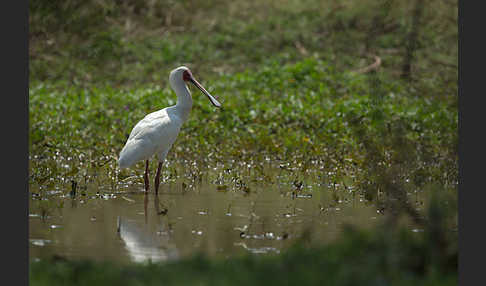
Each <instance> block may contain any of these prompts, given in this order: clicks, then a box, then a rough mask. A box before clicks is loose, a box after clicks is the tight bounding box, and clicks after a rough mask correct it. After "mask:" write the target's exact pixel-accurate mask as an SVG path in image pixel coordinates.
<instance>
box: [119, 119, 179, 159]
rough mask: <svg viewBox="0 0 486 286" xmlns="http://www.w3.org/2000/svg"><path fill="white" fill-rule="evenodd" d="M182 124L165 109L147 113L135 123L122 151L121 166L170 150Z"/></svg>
mask: <svg viewBox="0 0 486 286" xmlns="http://www.w3.org/2000/svg"><path fill="white" fill-rule="evenodd" d="M181 125H182V121H180V119H179V118H178V117H175V116H169V115H168V113H167V112H166V111H164V110H161V111H160V112H154V113H151V114H149V115H147V116H146V117H145V118H144V119H142V120H141V121H139V122H138V123H137V124H136V125H135V127H134V128H133V130H132V132H131V133H130V136H129V138H128V140H127V143H126V144H125V147H123V149H122V151H121V152H120V158H119V164H120V167H122V168H124V167H129V166H131V165H132V164H134V163H136V162H138V161H140V160H145V159H148V158H150V157H151V156H152V155H154V154H155V153H160V152H164V151H165V152H166V151H168V148H170V147H171V146H172V144H173V143H174V141H175V139H176V138H177V134H178V133H179V131H180V127H181Z"/></svg>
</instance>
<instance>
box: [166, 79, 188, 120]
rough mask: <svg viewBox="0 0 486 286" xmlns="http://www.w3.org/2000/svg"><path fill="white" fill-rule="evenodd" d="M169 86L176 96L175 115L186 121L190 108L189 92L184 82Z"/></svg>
mask: <svg viewBox="0 0 486 286" xmlns="http://www.w3.org/2000/svg"><path fill="white" fill-rule="evenodd" d="M171 85H172V89H174V91H175V93H176V95H177V104H176V105H175V108H176V110H177V113H178V114H179V116H180V117H181V118H182V120H184V121H186V120H187V119H188V117H189V113H190V112H191V108H192V97H191V92H190V91H189V88H188V87H187V85H186V84H185V83H184V82H180V83H177V84H171Z"/></svg>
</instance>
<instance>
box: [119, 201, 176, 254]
mask: <svg viewBox="0 0 486 286" xmlns="http://www.w3.org/2000/svg"><path fill="white" fill-rule="evenodd" d="M153 203H154V204H153V206H154V211H155V212H154V213H149V212H148V204H149V194H147V193H146V194H145V195H144V216H145V223H144V224H143V223H142V224H140V222H139V221H137V220H133V219H128V218H122V217H120V216H118V227H117V231H118V234H119V236H120V238H121V239H122V240H123V242H124V243H125V248H126V249H127V251H128V254H129V255H130V257H131V259H132V260H133V261H134V262H148V261H152V262H159V261H168V260H173V259H177V258H178V257H179V253H178V251H177V248H176V247H175V244H174V243H171V230H170V229H169V224H168V223H167V222H164V216H165V214H166V213H167V209H166V208H161V207H160V201H159V197H158V196H157V195H154V196H153ZM152 219H153V220H152Z"/></svg>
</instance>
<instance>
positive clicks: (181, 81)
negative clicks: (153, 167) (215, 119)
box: [118, 66, 221, 194]
mask: <svg viewBox="0 0 486 286" xmlns="http://www.w3.org/2000/svg"><path fill="white" fill-rule="evenodd" d="M188 81H189V82H191V83H193V84H194V85H195V86H196V87H197V88H199V89H200V90H201V91H202V92H203V93H204V94H205V95H206V96H207V97H208V98H209V101H211V103H212V104H213V105H214V106H216V107H221V104H220V103H219V102H218V101H217V100H216V98H214V97H213V96H212V95H211V94H209V92H208V91H207V90H206V89H205V88H204V87H203V86H202V85H201V84H200V83H199V82H198V81H197V80H196V79H195V78H194V76H193V75H192V73H191V71H190V70H189V69H188V68H187V67H185V66H181V67H178V68H176V69H174V70H172V71H171V72H170V75H169V83H170V86H171V87H172V89H173V90H174V91H175V93H176V95H177V104H176V105H173V106H169V107H166V108H164V109H161V110H159V111H155V112H152V113H150V114H148V115H146V116H145V117H144V118H143V119H142V120H140V121H139V122H138V123H137V124H136V125H135V127H133V129H132V132H131V133H130V136H129V137H128V140H127V143H126V144H125V146H124V147H123V149H122V150H121V152H120V157H119V158H118V164H119V166H120V168H121V169H123V168H128V167H130V166H132V165H133V164H135V163H137V162H138V161H141V160H145V175H144V180H145V191H146V192H148V191H149V178H148V172H149V159H150V158H151V157H152V156H153V155H157V159H158V161H159V166H158V168H157V174H156V175H155V182H154V184H155V194H158V192H159V178H160V169H161V168H162V163H163V162H164V160H165V158H166V156H167V153H168V152H169V150H170V148H171V147H172V144H174V142H175V140H176V138H177V135H178V134H179V131H180V130H181V126H182V124H183V123H184V122H185V121H186V120H187V118H188V117H189V112H190V111H191V108H192V97H191V92H190V91H189V88H188V87H187V85H186V82H188Z"/></svg>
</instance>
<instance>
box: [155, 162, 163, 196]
mask: <svg viewBox="0 0 486 286" xmlns="http://www.w3.org/2000/svg"><path fill="white" fill-rule="evenodd" d="M161 169H162V162H159V167H158V168H157V174H156V175H155V194H156V195H158V194H159V183H160V170H161Z"/></svg>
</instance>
